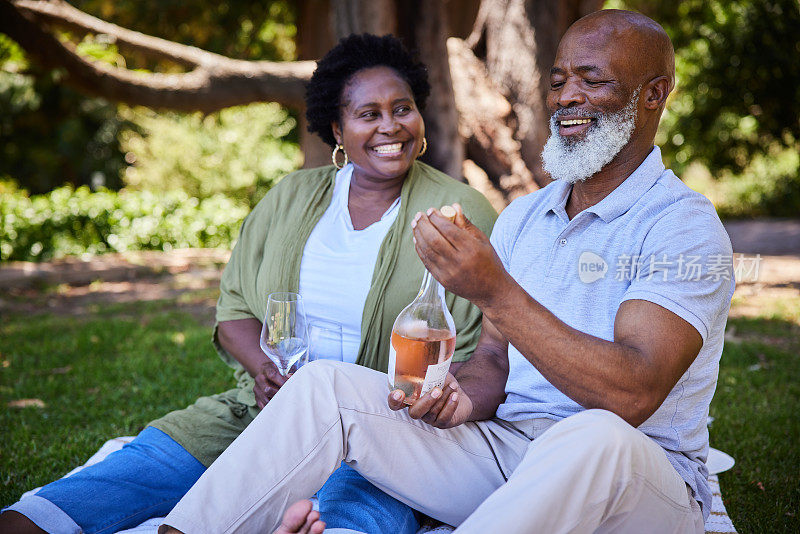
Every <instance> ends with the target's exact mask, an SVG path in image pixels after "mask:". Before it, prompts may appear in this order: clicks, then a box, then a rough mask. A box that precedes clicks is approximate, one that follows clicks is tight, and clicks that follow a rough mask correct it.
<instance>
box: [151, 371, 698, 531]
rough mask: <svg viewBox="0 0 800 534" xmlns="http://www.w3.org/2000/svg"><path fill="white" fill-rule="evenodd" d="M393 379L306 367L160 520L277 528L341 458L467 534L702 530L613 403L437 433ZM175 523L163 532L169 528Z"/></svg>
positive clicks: (676, 480) (658, 453)
mask: <svg viewBox="0 0 800 534" xmlns="http://www.w3.org/2000/svg"><path fill="white" fill-rule="evenodd" d="M387 395H388V387H387V379H386V375H385V374H383V373H379V372H376V371H373V370H370V369H367V368H364V367H360V366H356V365H351V364H341V363H335V362H326V361H319V362H313V363H311V364H309V365H306V366H304V367H303V368H302V369H301V370H300V371H298V372H297V373H296V374H295V375H294V376H293V377H292V380H290V381H289V382H288V383H287V384H286V386H284V387H283V388H282V389H281V390H280V392H279V393H278V394H277V395H276V396H275V397H274V398H273V399H272V401H271V402H270V403H269V405H268V406H267V407H266V408H265V409H264V411H263V412H262V413H261V414H260V415H259V416H258V417H257V418H256V419H255V420H254V421H253V423H251V424H250V426H249V427H248V428H247V430H245V432H244V433H243V434H242V435H241V436H240V437H239V438H238V439H237V440H236V441H234V442H233V444H231V446H230V447H229V448H228V449H227V450H226V451H225V453H224V454H223V455H222V456H220V457H219V459H218V460H217V461H216V462H215V463H214V464H213V465H212V466H211V467H210V468H209V469H208V471H207V472H206V473H205V474H204V475H203V476H202V477H201V479H200V481H199V482H198V483H197V484H196V485H195V486H194V487H193V488H192V489H191V490H190V491H189V493H188V494H187V495H186V496H185V497H184V499H183V500H182V501H181V502H180V503H179V504H178V505H177V506H176V507H175V509H174V510H173V511H172V512H171V513H170V514H169V516H168V517H167V518H166V520H165V524H166V525H170V526H173V527H175V528H177V529H179V530H181V531H183V532H186V533H191V534H194V533H199V532H213V533H218V532H234V531H237V530H240V529H241V530H242V531H259V532H272V531H274V530H275V529H276V528H277V527H278V526H279V525H280V523H281V516H282V514H283V512H284V510H286V509H287V507H288V506H289V505H290V504H292V503H294V502H296V501H299V500H302V499H305V498H307V497H308V496H310V495H313V493H314V492H315V491H317V490H318V489H319V488H320V487H321V486H322V484H323V483H324V482H325V480H326V479H327V478H328V476H329V475H330V474H331V473H333V471H334V470H335V469H336V468H337V467H338V466H339V463H340V462H341V461H342V460H344V461H345V462H346V463H347V464H349V465H350V466H351V467H353V468H355V469H356V470H358V471H359V472H360V473H361V474H362V475H363V476H364V477H365V478H366V479H368V480H369V481H370V482H372V483H373V484H375V485H376V486H377V487H379V488H380V489H382V490H383V491H385V492H387V493H388V494H390V495H392V496H394V497H396V498H398V499H399V500H401V501H403V502H405V503H407V504H408V505H410V506H412V507H413V508H415V509H417V510H420V511H422V512H423V513H425V514H427V515H429V516H431V517H433V518H435V519H438V520H440V521H443V522H445V523H449V524H452V525H460V526H459V528H458V532H481V533H483V532H509V533H513V532H521V533H522V532H530V531H531V528H532V525H533V528H535V530H536V531H541V532H573V531H574V532H593V531H609V532H610V531H613V532H626V531H629V532H641V531H647V532H702V531H703V517H702V514H701V513H700V508H699V506H698V505H697V503H696V502H695V500H694V499H693V498H691V496H690V495H689V494H688V493H687V487H686V484H685V483H684V481H683V480H682V479H681V478H680V476H678V474H677V472H676V471H675V470H674V468H673V467H672V466H671V464H670V463H669V461H668V460H667V457H666V454H665V453H664V451H663V450H662V449H661V448H660V447H659V446H658V445H657V444H655V443H654V442H653V441H652V440H651V439H650V438H648V437H647V436H645V435H644V434H642V433H641V432H639V431H638V430H636V429H634V428H633V427H631V426H630V425H628V424H627V423H625V422H624V421H622V419H620V418H619V417H617V416H616V415H613V414H611V413H609V412H605V411H601V410H587V411H585V412H581V413H579V414H577V415H574V416H572V417H569V418H567V419H564V420H562V421H560V422H558V423H552V422H551V421H549V420H543V419H533V420H530V421H524V422H520V423H516V424H515V425H513V426H512V425H510V424H508V423H505V422H502V421H499V420H493V421H481V422H471V423H467V424H464V425H461V426H458V427H455V428H452V429H447V430H442V429H437V428H434V427H432V426H430V425H428V424H426V423H423V422H421V421H418V420H414V419H411V418H410V417H409V415H408V413H407V411H406V410H402V411H399V412H395V411H392V410H391V409H390V408H389V406H388V405H387V401H386V398H387ZM165 530H166V528H165V527H164V526H162V527H161V529H160V532H164V531H165Z"/></svg>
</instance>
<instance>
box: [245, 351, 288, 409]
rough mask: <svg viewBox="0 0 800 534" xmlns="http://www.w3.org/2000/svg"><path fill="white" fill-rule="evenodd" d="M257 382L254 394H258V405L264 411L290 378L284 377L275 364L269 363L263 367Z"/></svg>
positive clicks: (257, 376)
mask: <svg viewBox="0 0 800 534" xmlns="http://www.w3.org/2000/svg"><path fill="white" fill-rule="evenodd" d="M255 380H256V383H255V385H254V386H253V392H254V393H255V394H256V404H257V405H258V408H259V409H263V408H264V406H266V405H267V403H268V402H269V401H270V399H272V397H274V396H275V394H276V393H277V392H278V390H279V389H281V386H282V385H284V384H285V383H286V381H287V380H289V378H288V377H286V376H282V375H281V373H280V372H279V371H278V368H277V367H276V366H275V364H274V363H272V362H271V361H267V362H264V364H263V365H262V366H261V370H260V371H259V372H258V374H257V375H256V376H255Z"/></svg>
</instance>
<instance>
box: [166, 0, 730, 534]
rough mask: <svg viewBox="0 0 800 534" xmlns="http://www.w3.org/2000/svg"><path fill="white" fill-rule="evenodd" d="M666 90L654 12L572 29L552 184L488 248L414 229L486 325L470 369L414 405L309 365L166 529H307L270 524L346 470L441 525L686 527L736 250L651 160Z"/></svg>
mask: <svg viewBox="0 0 800 534" xmlns="http://www.w3.org/2000/svg"><path fill="white" fill-rule="evenodd" d="M673 79H674V55H673V50H672V45H671V43H670V41H669V38H668V37H667V35H666V34H665V33H664V31H663V29H662V28H661V27H660V26H659V25H658V24H656V23H655V22H653V21H652V20H650V19H649V18H647V17H645V16H643V15H640V14H637V13H632V12H625V11H616V10H607V11H600V12H596V13H593V14H591V15H588V16H586V17H584V18H582V19H580V20H579V21H578V22H576V23H575V24H574V25H573V26H572V27H571V28H570V29H569V30H568V31H567V33H566V35H565V36H564V38H563V39H562V41H561V43H560V45H559V48H558V53H557V57H556V61H555V65H554V66H553V69H552V71H551V77H550V92H549V95H548V106H549V108H550V110H551V112H552V118H551V121H550V128H551V136H550V139H549V141H548V143H547V146H546V147H545V149H544V154H543V158H544V163H545V168H546V169H547V170H548V171H549V172H550V173H551V175H552V176H553V178H555V179H556V181H555V182H554V183H553V184H551V185H549V186H548V187H546V188H544V189H542V190H540V191H537V192H535V193H533V194H530V195H528V196H526V197H523V198H521V199H518V200H516V201H515V202H513V203H512V204H511V205H510V206H509V207H508V208H506V210H505V211H504V212H503V213H502V214H501V216H500V218H499V219H498V221H497V224H496V226H495V229H494V232H493V234H492V238H491V242H490V241H489V239H487V238H486V236H485V235H483V234H482V233H481V232H480V231H478V230H477V229H476V228H475V227H474V226H472V225H471V224H470V223H469V221H467V220H466V219H465V218H464V217H463V215H462V214H461V213H459V214H458V216H457V217H456V221H455V223H450V222H449V221H447V220H446V219H444V218H442V217H440V216H439V214H438V213H436V212H435V211H430V212H429V213H428V214H426V215H423V214H420V215H419V216H418V218H417V220H416V225H415V231H414V234H415V239H416V243H417V252H418V253H419V255H420V257H421V258H422V260H423V262H424V263H425V265H426V266H427V267H428V269H429V270H430V271H431V272H432V274H433V275H434V276H435V277H436V278H437V279H438V280H440V281H441V282H442V283H443V285H444V286H445V287H446V288H447V289H449V290H450V291H452V292H454V293H456V294H459V295H462V296H464V297H466V298H468V299H470V300H471V301H472V302H474V303H476V304H477V305H478V306H479V307H480V308H481V310H483V313H484V322H483V332H482V335H481V339H480V341H479V343H478V347H477V349H476V350H475V353H474V355H473V357H472V359H471V360H470V361H469V362H467V363H465V364H463V365H462V366H460V367H459V368H458V369H456V370H455V371H454V374H455V376H454V377H453V376H452V375H451V376H448V379H447V382H446V383H445V385H444V386H443V389H439V388H436V389H434V390H432V391H431V392H430V393H428V394H426V395H425V396H424V397H423V398H422V399H420V400H419V401H418V402H417V403H416V404H415V405H414V406H413V407H411V408H405V407H403V403H402V400H403V399H402V392H399V391H395V392H392V393H391V394H390V396H389V399H388V403H387V402H386V400H385V395H386V391H387V386H386V375H383V374H381V373H378V372H376V371H372V370H369V369H365V368H358V367H356V366H350V365H341V364H334V363H330V362H315V363H312V364H310V365H309V366H307V367H304V368H303V369H301V370H300V371H299V372H298V373H297V374H296V375H295V376H294V377H293V378H292V379H291V380H290V381H289V382H288V383H287V385H286V386H284V388H283V389H282V390H281V391H280V392H279V393H278V394H277V395H276V396H275V398H274V399H273V400H272V402H271V403H270V404H269V405H268V406H267V408H265V409H264V411H263V412H262V413H261V414H260V415H259V416H258V417H257V418H256V420H255V421H254V422H253V423H252V424H251V425H250V427H249V428H248V429H247V430H246V431H245V433H244V434H242V436H241V437H240V438H239V439H238V440H236V441H235V442H234V443H233V445H231V447H230V448H229V449H228V450H227V451H226V452H225V454H223V455H222V456H221V457H220V458H219V460H218V461H217V462H216V463H214V465H212V466H211V468H210V469H209V470H208V471H207V472H206V474H205V475H203V477H202V478H201V479H200V481H199V482H198V484H197V485H196V486H195V487H194V488H193V489H192V490H191V491H190V492H189V493H188V494H187V496H186V497H185V498H184V500H183V501H181V503H179V504H178V506H177V507H176V508H175V510H173V512H172V513H171V514H170V515H169V516H168V517H167V519H166V524H167V525H170V526H171V527H175V528H177V529H180V530H182V531H184V532H189V533H194V532H215V533H216V532H228V531H239V530H241V531H247V532H250V531H267V530H274V529H276V528H278V529H279V531H281V532H319V531H321V529H322V527H323V525H322V523H321V522H319V521H317V520H316V519H317V515H316V513H315V512H311V511H310V510H311V507H310V503H309V502H308V501H300V502H298V503H296V504H294V505H293V506H292V507H290V508H289V509H288V511H287V512H286V514H285V516H284V519H283V523H281V515H282V514H283V512H284V509H285V508H286V505H287V503H292V502H295V501H297V500H298V499H304V498H306V497H308V496H309V495H311V494H313V493H314V491H316V490H317V489H318V488H319V487H321V486H322V484H323V483H324V482H325V480H326V478H327V477H328V476H329V475H330V473H332V472H333V471H334V470H335V469H336V467H337V466H338V465H339V462H340V461H342V460H344V461H346V462H347V463H348V464H349V465H351V466H352V467H354V468H355V469H356V470H358V471H359V472H360V473H361V474H362V475H364V477H366V478H367V479H369V480H370V481H371V482H372V483H374V484H375V485H376V486H378V487H380V488H381V489H383V490H384V491H386V492H388V493H390V494H391V495H394V496H396V497H397V498H398V499H400V500H402V501H404V502H406V503H408V504H409V505H411V506H412V507H414V508H415V509H417V510H421V511H423V512H424V513H426V514H428V515H430V516H432V517H434V518H436V519H439V520H441V521H444V522H446V523H450V524H453V525H459V527H458V529H457V532H476V533H485V532H504V533H509V532H520V533H523V532H534V531H535V532H547V533H552V532H702V531H703V523H704V516H705V517H707V516H708V513H709V511H710V508H711V494H710V492H709V488H708V484H707V470H706V467H705V463H704V462H705V459H706V455H707V451H708V432H707V429H706V418H707V415H708V407H709V403H710V401H711V397H712V395H713V392H714V388H715V384H716V379H717V371H718V363H719V358H720V354H721V352H722V344H723V334H724V329H725V322H726V319H727V312H728V308H729V306H730V299H731V295H732V292H733V280H732V273H731V270H732V269H731V268H730V265H731V248H730V241H729V239H728V236H727V235H726V233H725V230H724V229H723V227H722V225H721V223H720V221H719V219H718V217H717V215H716V212H715V210H714V208H713V206H712V205H711V204H710V203H709V202H708V201H707V200H706V199H705V198H704V197H702V196H701V195H699V194H697V193H694V192H692V191H691V190H689V189H688V188H687V187H686V186H684V185H683V184H682V183H681V182H680V181H679V180H678V179H677V178H676V177H675V175H674V174H673V173H672V172H671V171H669V170H665V168H664V165H663V164H662V162H661V155H660V152H659V149H658V148H657V147H654V146H653V141H654V137H655V133H656V128H657V126H658V122H659V119H660V116H661V113H662V111H663V109H664V106H665V102H666V100H667V96H668V95H669V93H670V91H671V90H672V88H673ZM293 386H295V387H293ZM275 428H278V429H279V431H275V430H274V429H275ZM698 503H699V504H698ZM162 530H167V528H166V527H162Z"/></svg>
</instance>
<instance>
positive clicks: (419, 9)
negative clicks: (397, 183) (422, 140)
mask: <svg viewBox="0 0 800 534" xmlns="http://www.w3.org/2000/svg"><path fill="white" fill-rule="evenodd" d="M398 11H399V17H398V19H399V21H400V24H399V32H398V33H399V35H401V36H402V37H403V38H404V40H405V41H406V44H407V46H408V47H409V48H411V49H412V50H416V51H417V53H418V54H419V58H420V60H421V61H422V62H424V63H425V64H426V65H427V67H428V81H429V82H430V84H431V94H430V96H429V97H428V102H427V106H426V108H425V110H424V111H423V117H424V118H425V137H426V138H427V141H428V149H427V152H426V153H425V155H424V156H422V158H421V159H422V161H424V162H426V163H428V164H430V165H432V166H434V167H436V168H437V169H439V170H440V171H442V172H444V173H446V174H449V175H450V176H452V177H453V178H456V179H462V180H463V165H464V141H463V139H462V138H461V136H460V135H459V133H458V111H457V110H456V100H455V95H454V94H453V80H452V79H451V76H450V64H449V62H448V58H447V42H446V41H447V35H448V34H449V28H448V20H447V12H446V10H445V6H444V4H443V3H442V2H440V1H430V0H413V1H408V0H398Z"/></svg>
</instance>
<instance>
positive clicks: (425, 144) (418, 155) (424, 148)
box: [417, 137, 428, 158]
mask: <svg viewBox="0 0 800 534" xmlns="http://www.w3.org/2000/svg"><path fill="white" fill-rule="evenodd" d="M426 150H428V140H427V139H425V138H424V137H423V138H422V150H420V151H419V154H417V157H418V158H421V157H422V155H423V154H424V153H425V151H426Z"/></svg>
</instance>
